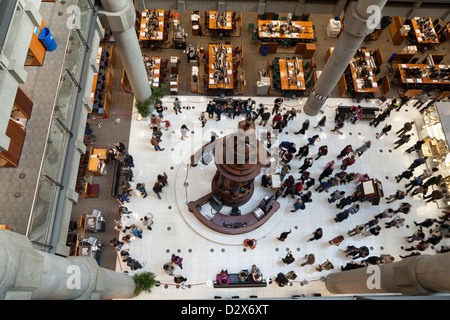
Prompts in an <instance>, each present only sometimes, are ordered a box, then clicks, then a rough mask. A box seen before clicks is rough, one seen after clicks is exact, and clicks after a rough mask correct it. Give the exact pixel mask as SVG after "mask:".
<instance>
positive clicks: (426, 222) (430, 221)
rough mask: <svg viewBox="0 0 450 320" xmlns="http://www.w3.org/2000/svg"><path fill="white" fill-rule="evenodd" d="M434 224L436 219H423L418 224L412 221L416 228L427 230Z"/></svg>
mask: <svg viewBox="0 0 450 320" xmlns="http://www.w3.org/2000/svg"><path fill="white" fill-rule="evenodd" d="M436 222H437V219H433V218H428V219H425V220H424V221H422V222H420V223H417V222H415V221H414V224H415V225H416V226H419V227H425V228H429V227H431V226H432V225H433V224H434V223H436Z"/></svg>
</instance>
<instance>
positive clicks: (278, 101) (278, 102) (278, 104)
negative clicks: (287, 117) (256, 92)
mask: <svg viewBox="0 0 450 320" xmlns="http://www.w3.org/2000/svg"><path fill="white" fill-rule="evenodd" d="M282 103H283V99H282V98H276V99H275V101H274V105H273V109H272V115H274V114H277V113H278V110H280V107H281V104H282Z"/></svg>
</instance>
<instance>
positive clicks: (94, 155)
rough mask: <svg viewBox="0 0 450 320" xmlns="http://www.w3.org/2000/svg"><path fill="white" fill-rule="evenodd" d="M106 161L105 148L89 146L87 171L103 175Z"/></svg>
mask: <svg viewBox="0 0 450 320" xmlns="http://www.w3.org/2000/svg"><path fill="white" fill-rule="evenodd" d="M106 163H107V154H106V149H94V148H91V151H90V153H89V162H88V171H89V173H91V174H92V175H94V176H101V175H103V172H104V169H105V165H106Z"/></svg>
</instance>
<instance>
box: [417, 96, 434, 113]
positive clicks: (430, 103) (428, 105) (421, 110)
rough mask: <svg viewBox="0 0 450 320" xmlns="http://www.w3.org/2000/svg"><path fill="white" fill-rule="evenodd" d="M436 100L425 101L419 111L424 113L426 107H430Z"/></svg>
mask: <svg viewBox="0 0 450 320" xmlns="http://www.w3.org/2000/svg"><path fill="white" fill-rule="evenodd" d="M436 101H437V99H436V98H434V99H432V100H431V101H430V102H428V103H427V105H426V106H425V107H423V108H422V109H420V110H419V112H420V113H424V112H425V111H427V109H428V108H429V107H431V106H432V105H433V104H434V103H435V102H436Z"/></svg>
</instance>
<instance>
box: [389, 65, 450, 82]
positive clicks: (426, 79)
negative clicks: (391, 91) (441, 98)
mask: <svg viewBox="0 0 450 320" xmlns="http://www.w3.org/2000/svg"><path fill="white" fill-rule="evenodd" d="M397 67H398V70H399V71H400V79H401V82H402V83H405V84H408V83H416V84H419V85H420V84H450V80H449V79H431V78H429V77H427V76H425V77H424V76H422V77H420V78H410V77H407V75H406V71H405V70H404V69H405V68H420V69H422V72H423V73H422V75H423V74H425V73H424V72H425V71H426V68H427V67H429V65H427V64H398V65H397ZM435 68H436V69H438V70H439V69H444V68H450V65H442V64H441V65H435Z"/></svg>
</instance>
